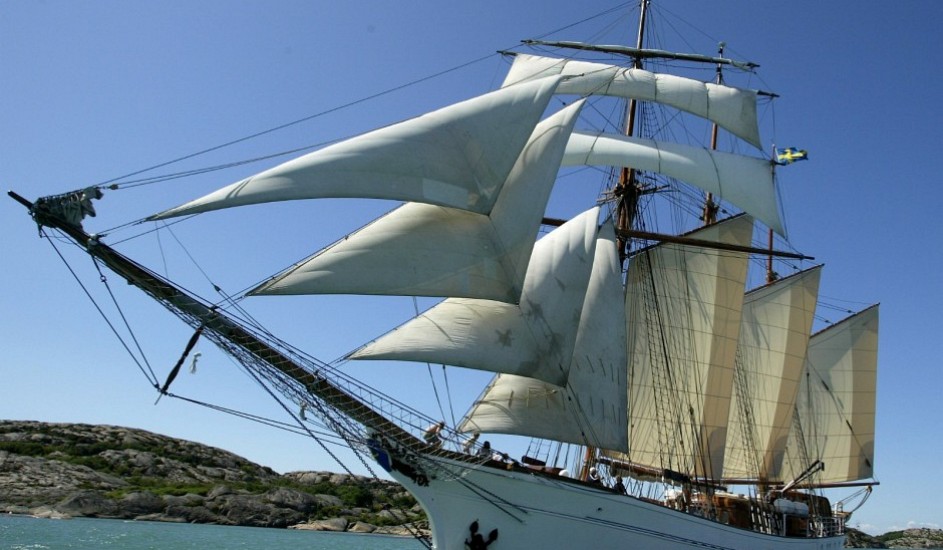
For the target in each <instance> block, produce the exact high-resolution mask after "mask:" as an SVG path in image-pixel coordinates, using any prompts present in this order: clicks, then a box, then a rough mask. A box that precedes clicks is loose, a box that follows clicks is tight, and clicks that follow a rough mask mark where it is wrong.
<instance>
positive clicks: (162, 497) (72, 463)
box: [0, 420, 943, 548]
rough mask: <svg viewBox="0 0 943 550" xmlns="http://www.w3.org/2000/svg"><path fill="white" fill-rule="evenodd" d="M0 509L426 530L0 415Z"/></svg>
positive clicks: (336, 486) (371, 486)
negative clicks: (0, 418)
mask: <svg viewBox="0 0 943 550" xmlns="http://www.w3.org/2000/svg"><path fill="white" fill-rule="evenodd" d="M0 513H13V514H30V515H34V516H40V517H60V518H66V517H99V518H119V519H138V520H151V521H176V522H192V523H215V524H220V525H244V526H252V527H278V528H293V529H313V530H321V531H352V532H359V533H381V534H393V535H403V536H413V535H414V534H416V533H421V534H428V522H427V521H426V519H425V515H424V514H423V512H422V510H421V508H420V507H419V506H418V504H416V501H415V499H413V498H412V496H410V495H409V493H407V492H406V491H405V490H404V489H403V488H402V486H400V485H399V484H398V483H396V482H394V481H386V480H377V479H372V478H369V477H364V476H351V475H347V474H337V473H331V472H289V473H286V474H279V473H277V472H275V471H274V470H272V469H270V468H266V467H265V466H260V465H258V464H255V463H252V462H250V461H248V460H246V459H244V458H242V457H240V456H237V455H235V454H233V453H230V452H227V451H223V450H220V449H216V448H213V447H209V446H206V445H201V444H198V443H193V442H190V441H184V440H181V439H175V438H172V437H167V436H163V435H158V434H154V433H151V432H147V431H144V430H137V429H132V428H123V427H117V426H101V425H87V424H58V423H44V422H32V421H13V420H0ZM845 546H846V547H848V548H943V531H940V530H939V529H907V530H904V531H894V532H890V533H885V534H883V535H880V536H870V535H867V534H865V533H862V532H860V531H856V530H854V529H849V530H848V536H847V540H846V543H845Z"/></svg>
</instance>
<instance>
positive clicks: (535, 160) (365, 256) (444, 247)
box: [252, 102, 582, 303]
mask: <svg viewBox="0 0 943 550" xmlns="http://www.w3.org/2000/svg"><path fill="white" fill-rule="evenodd" d="M581 107H582V102H576V103H574V104H573V105H570V106H568V107H567V108H565V109H563V110H561V111H560V112H558V113H556V114H554V115H552V116H550V117H548V118H547V119H546V120H543V121H541V122H540V123H539V124H538V125H537V127H536V128H535V129H534V131H533V136H532V137H531V139H530V140H529V141H528V142H527V144H526V145H525V147H524V148H523V151H522V152H521V154H520V156H519V158H518V161H517V163H516V164H515V165H514V167H513V168H512V169H511V171H510V173H509V174H508V176H507V182H506V183H505V184H504V185H503V186H502V187H501V192H500V194H499V195H498V197H497V200H496V201H495V204H494V207H493V208H492V209H491V212H490V213H489V214H476V213H471V212H467V211H465V210H459V209H455V208H447V207H442V206H433V205H430V204H421V203H408V204H406V205H404V206H403V207H401V208H398V209H396V210H394V211H393V212H390V213H389V214H387V215H386V216H384V217H382V218H380V219H379V220H376V221H374V222H373V223H371V224H369V225H367V226H366V227H364V228H362V229H361V230H360V231H358V232H356V233H354V234H352V235H350V236H349V237H347V238H346V239H344V240H342V241H339V242H337V243H335V244H334V245H332V246H330V247H328V248H327V249H325V250H323V251H321V252H320V253H318V254H317V255H315V256H313V257H311V258H309V259H308V260H306V261H304V262H302V263H301V264H300V265H298V266H296V267H293V268H291V269H289V270H288V271H286V272H284V273H282V274H280V275H278V276H276V277H275V278H274V279H272V280H271V281H268V282H266V283H264V284H263V285H261V286H260V287H258V288H256V289H254V290H253V291H252V294H326V293H333V294H389V295H408V296H453V297H465V298H484V299H490V300H499V301H503V302H511V303H516V302H517V301H518V299H519V298H520V294H521V289H522V285H523V283H524V277H525V274H526V272H527V264H528V261H529V259H530V256H531V251H532V249H533V243H534V240H535V239H536V238H537V232H538V230H539V228H540V221H541V218H542V216H543V213H544V209H545V208H546V205H547V200H548V199H549V197H550V192H551V190H552V187H553V183H554V179H555V178H556V175H557V172H558V170H559V166H560V159H561V157H562V155H563V150H564V148H565V145H566V141H567V139H568V136H569V135H570V133H571V132H572V129H573V124H574V123H575V121H576V118H577V116H578V114H579V111H580V108H581ZM377 273H382V274H383V276H382V277H377V276H376V274H377Z"/></svg>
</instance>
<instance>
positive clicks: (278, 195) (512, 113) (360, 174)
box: [152, 78, 558, 219]
mask: <svg viewBox="0 0 943 550" xmlns="http://www.w3.org/2000/svg"><path fill="white" fill-rule="evenodd" d="M557 82H558V78H547V79H542V80H537V81H534V82H529V83H527V85H524V86H520V87H517V86H515V87H514V88H508V89H503V90H497V91H495V92H491V93H488V94H485V95H482V96H478V97H475V98H472V99H469V100H467V101H463V102H461V103H456V104H454V105H450V106H448V107H444V108H442V109H439V110H438V111H433V112H431V113H427V114H425V115H422V116H420V117H417V118H414V119H410V120H407V121H404V122H400V123H398V124H394V125H392V126H387V127H385V128H381V129H379V130H374V131H372V132H369V133H366V134H363V135H361V136H357V137H354V138H351V139H348V140H345V141H342V142H340V143H337V144H335V145H332V146H330V147H326V148H324V149H320V150H318V151H315V152H313V153H310V154H307V155H304V156H302V157H299V158H297V159H294V160H291V161H289V162H286V163H284V164H281V165H279V166H276V167H274V168H271V169H269V170H266V171H264V172H262V173H260V174H257V175H255V176H252V177H250V178H247V179H245V180H242V181H240V182H237V183H234V184H232V185H229V186H227V187H224V188H222V189H219V190H217V191H215V192H213V193H210V194H209V195H206V196H204V197H202V198H199V199H196V200H194V201H191V202H188V203H186V204H184V205H181V206H178V207H176V208H171V209H170V210H166V211H164V212H161V213H159V214H156V215H155V216H153V217H152V219H164V218H170V217H174V216H185V215H189V214H197V213H200V212H207V211H211V210H218V209H222V208H231V207H235V206H245V205H249V204H258V203H265V202H274V201H286V200H300V199H313V198H329V197H334V198H338V197H346V198H377V199H392V200H401V201H415V202H422V203H427V204H435V205H440V206H449V207H452V208H460V209H464V210H468V211H470V212H477V213H479V214H487V213H489V212H490V211H491V208H492V207H493V206H494V202H495V200H497V197H498V194H499V193H500V191H501V187H502V186H503V185H504V182H505V181H506V180H507V177H508V174H509V173H510V171H511V169H512V168H513V167H514V165H515V164H516V163H517V160H518V157H519V156H520V153H521V150H522V149H523V148H524V146H525V145H526V144H527V142H528V140H530V138H531V134H532V133H533V130H534V127H535V126H536V124H537V122H538V121H539V120H540V118H541V116H542V115H543V114H544V111H545V110H546V108H547V105H548V103H549V102H550V98H551V97H552V94H553V91H554V89H555V88H556V86H557ZM496 129H500V131H495V130H496Z"/></svg>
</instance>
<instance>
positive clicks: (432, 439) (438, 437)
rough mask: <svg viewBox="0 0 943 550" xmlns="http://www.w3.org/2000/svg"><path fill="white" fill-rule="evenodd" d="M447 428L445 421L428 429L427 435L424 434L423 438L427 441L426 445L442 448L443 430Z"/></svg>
mask: <svg viewBox="0 0 943 550" xmlns="http://www.w3.org/2000/svg"><path fill="white" fill-rule="evenodd" d="M444 427H445V421H444V420H443V421H441V422H437V423H435V424H433V425H431V426H429V427H428V428H426V431H425V433H423V434H422V438H423V439H425V440H426V443H428V444H429V445H432V446H433V447H441V446H442V428H444Z"/></svg>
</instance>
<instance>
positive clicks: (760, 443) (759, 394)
mask: <svg viewBox="0 0 943 550" xmlns="http://www.w3.org/2000/svg"><path fill="white" fill-rule="evenodd" d="M820 273H821V267H816V268H812V269H809V270H806V271H803V272H801V273H798V274H796V275H792V276H791V277H787V278H785V279H780V280H778V281H776V282H774V283H772V284H769V285H767V286H764V287H760V288H758V289H756V290H754V291H752V292H750V293H748V294H747V296H746V299H745V300H744V304H743V315H742V321H741V325H740V326H741V328H740V341H739V347H738V350H737V361H736V374H735V383H734V392H733V402H732V404H731V407H730V424H729V426H730V427H729V430H728V434H727V450H726V451H725V455H724V477H725V478H740V479H750V478H759V479H761V480H770V479H774V476H777V475H778V474H779V472H780V469H781V466H782V462H783V456H784V454H785V452H786V441H787V439H788V435H789V429H790V427H791V426H792V419H793V409H794V407H795V403H796V393H797V392H798V389H799V379H800V378H801V372H802V367H803V365H804V363H805V359H806V348H807V347H808V343H809V334H811V332H812V317H813V314H814V313H815V305H816V302H817V298H818V287H819V275H820Z"/></svg>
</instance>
